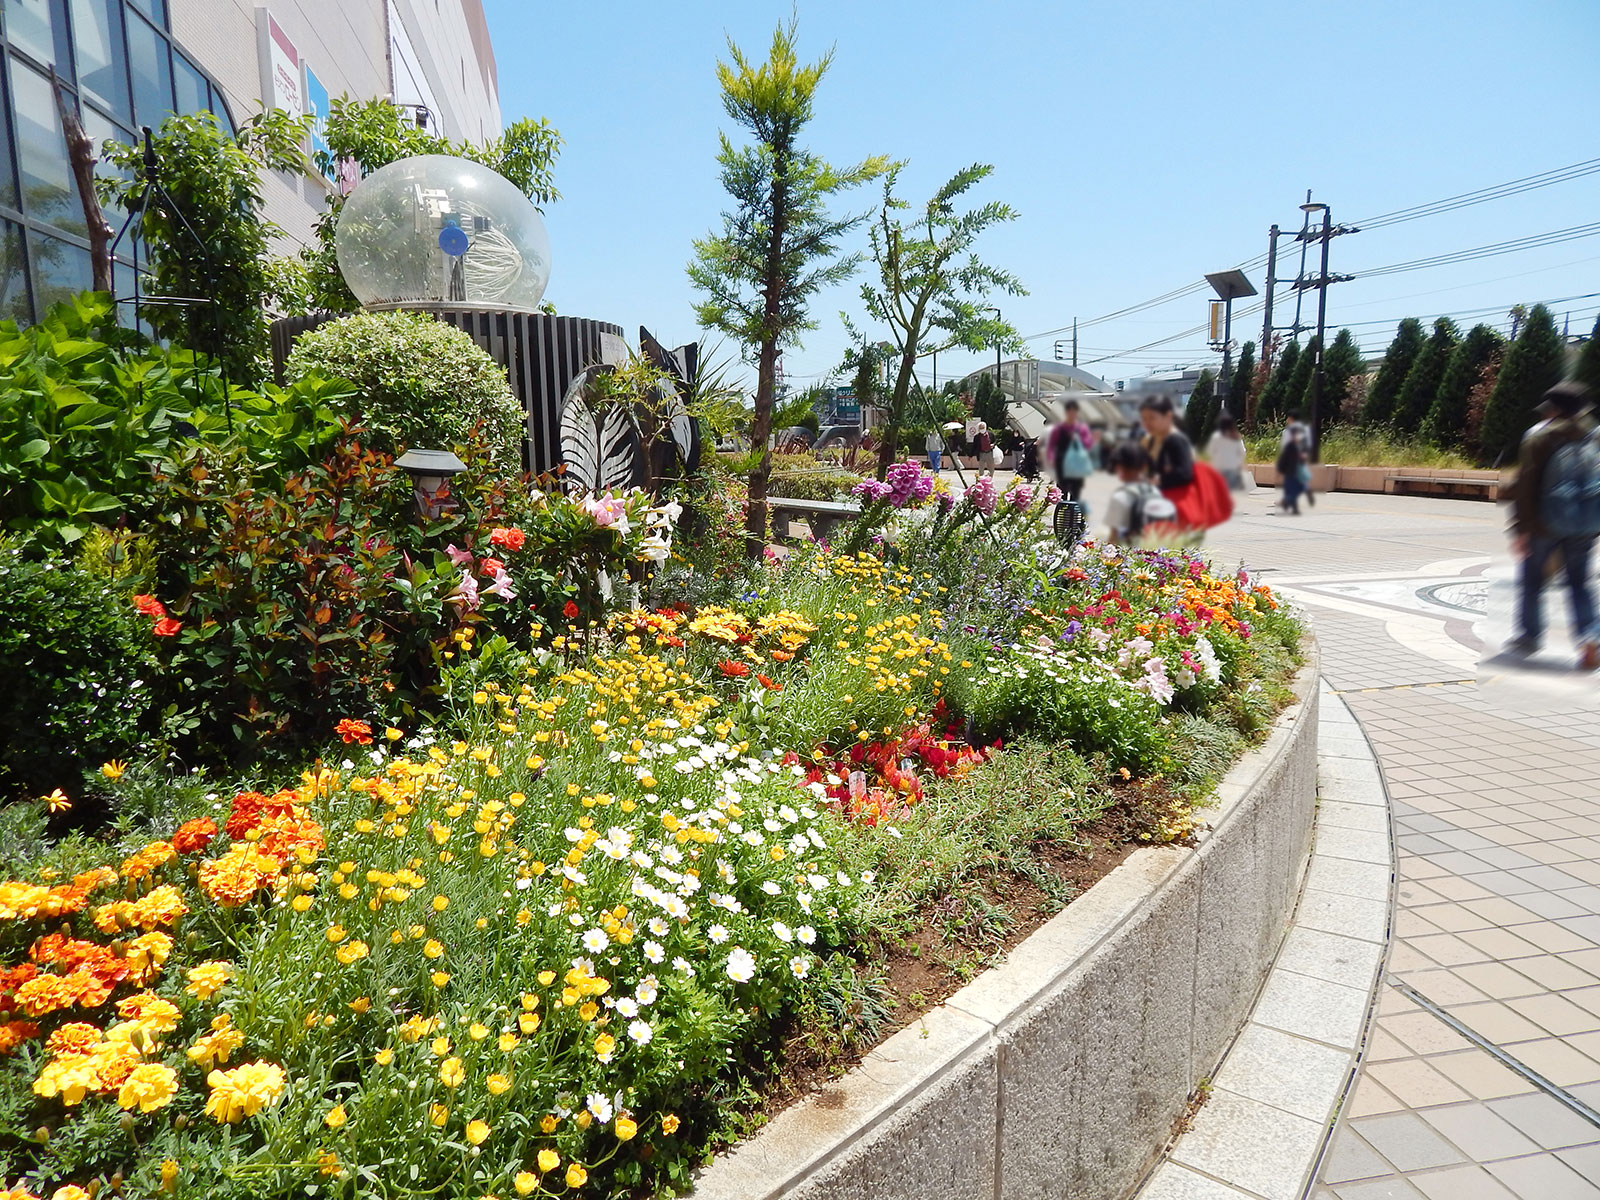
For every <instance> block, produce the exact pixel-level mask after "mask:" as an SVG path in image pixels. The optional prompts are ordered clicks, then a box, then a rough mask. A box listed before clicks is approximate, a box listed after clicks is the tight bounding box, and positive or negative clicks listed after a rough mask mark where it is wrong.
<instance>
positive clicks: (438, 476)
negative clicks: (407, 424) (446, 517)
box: [394, 450, 467, 517]
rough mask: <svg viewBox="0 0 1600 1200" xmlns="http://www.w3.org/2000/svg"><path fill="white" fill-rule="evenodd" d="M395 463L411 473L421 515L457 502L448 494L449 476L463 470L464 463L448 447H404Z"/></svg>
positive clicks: (436, 513) (438, 511) (433, 513)
mask: <svg viewBox="0 0 1600 1200" xmlns="http://www.w3.org/2000/svg"><path fill="white" fill-rule="evenodd" d="M394 465H395V466H397V467H399V468H400V469H401V470H402V471H404V472H405V473H406V474H407V475H409V476H411V485H412V492H413V494H414V495H415V496H416V498H417V511H418V512H419V513H421V514H422V515H423V516H425V517H438V516H440V515H442V514H443V513H444V512H445V511H446V510H448V509H452V508H454V507H455V506H456V502H455V500H454V499H453V498H452V497H451V496H450V494H449V484H450V479H451V476H454V475H459V474H460V473H461V472H462V471H465V470H466V469H467V464H466V463H464V462H462V461H461V460H460V459H459V458H457V457H456V456H455V455H454V454H452V453H451V452H450V451H448V450H407V451H406V452H405V453H404V454H402V455H401V456H400V457H399V458H397V459H395V460H394ZM441 493H443V494H442V495H441Z"/></svg>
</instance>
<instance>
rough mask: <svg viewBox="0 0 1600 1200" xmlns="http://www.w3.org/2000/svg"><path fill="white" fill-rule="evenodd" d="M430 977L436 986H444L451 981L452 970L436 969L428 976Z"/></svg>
mask: <svg viewBox="0 0 1600 1200" xmlns="http://www.w3.org/2000/svg"><path fill="white" fill-rule="evenodd" d="M428 978H429V979H431V980H432V981H433V986H434V987H436V988H442V987H443V986H444V985H445V984H447V983H449V982H450V972H448V971H435V972H434V973H433V974H432V975H430V976H428Z"/></svg>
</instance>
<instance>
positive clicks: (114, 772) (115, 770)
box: [100, 758, 128, 783]
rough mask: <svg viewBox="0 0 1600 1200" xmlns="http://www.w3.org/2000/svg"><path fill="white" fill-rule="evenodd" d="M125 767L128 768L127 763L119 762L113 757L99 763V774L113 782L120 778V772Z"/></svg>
mask: <svg viewBox="0 0 1600 1200" xmlns="http://www.w3.org/2000/svg"><path fill="white" fill-rule="evenodd" d="M127 769H128V764H127V763H125V762H119V761H118V760H116V759H114V758H113V759H112V760H111V761H110V762H108V763H101V764H100V774H102V775H104V776H105V777H106V778H107V779H109V780H111V782H112V783H115V782H116V781H117V780H119V779H121V778H122V773H123V772H124V771H126V770H127Z"/></svg>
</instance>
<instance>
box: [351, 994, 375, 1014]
mask: <svg viewBox="0 0 1600 1200" xmlns="http://www.w3.org/2000/svg"><path fill="white" fill-rule="evenodd" d="M371 1007H372V999H371V997H369V996H357V997H356V998H355V999H354V1000H352V1001H350V1011H351V1012H355V1013H364V1012H366V1011H367V1010H368V1009H370V1008H371Z"/></svg>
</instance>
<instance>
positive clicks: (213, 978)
mask: <svg viewBox="0 0 1600 1200" xmlns="http://www.w3.org/2000/svg"><path fill="white" fill-rule="evenodd" d="M232 974H233V968H232V967H230V966H229V965H228V964H227V963H225V962H218V961H216V960H213V961H211V962H203V963H201V964H200V965H199V966H195V967H190V968H189V971H188V976H189V986H188V987H186V988H184V989H183V990H184V991H186V992H188V993H189V995H191V996H193V997H195V999H197V1000H200V1001H202V1002H204V1001H207V1000H210V999H211V997H213V996H215V995H216V994H217V993H218V992H220V991H221V990H222V985H223V984H225V983H227V982H228V977H229V976H230V975H232Z"/></svg>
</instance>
